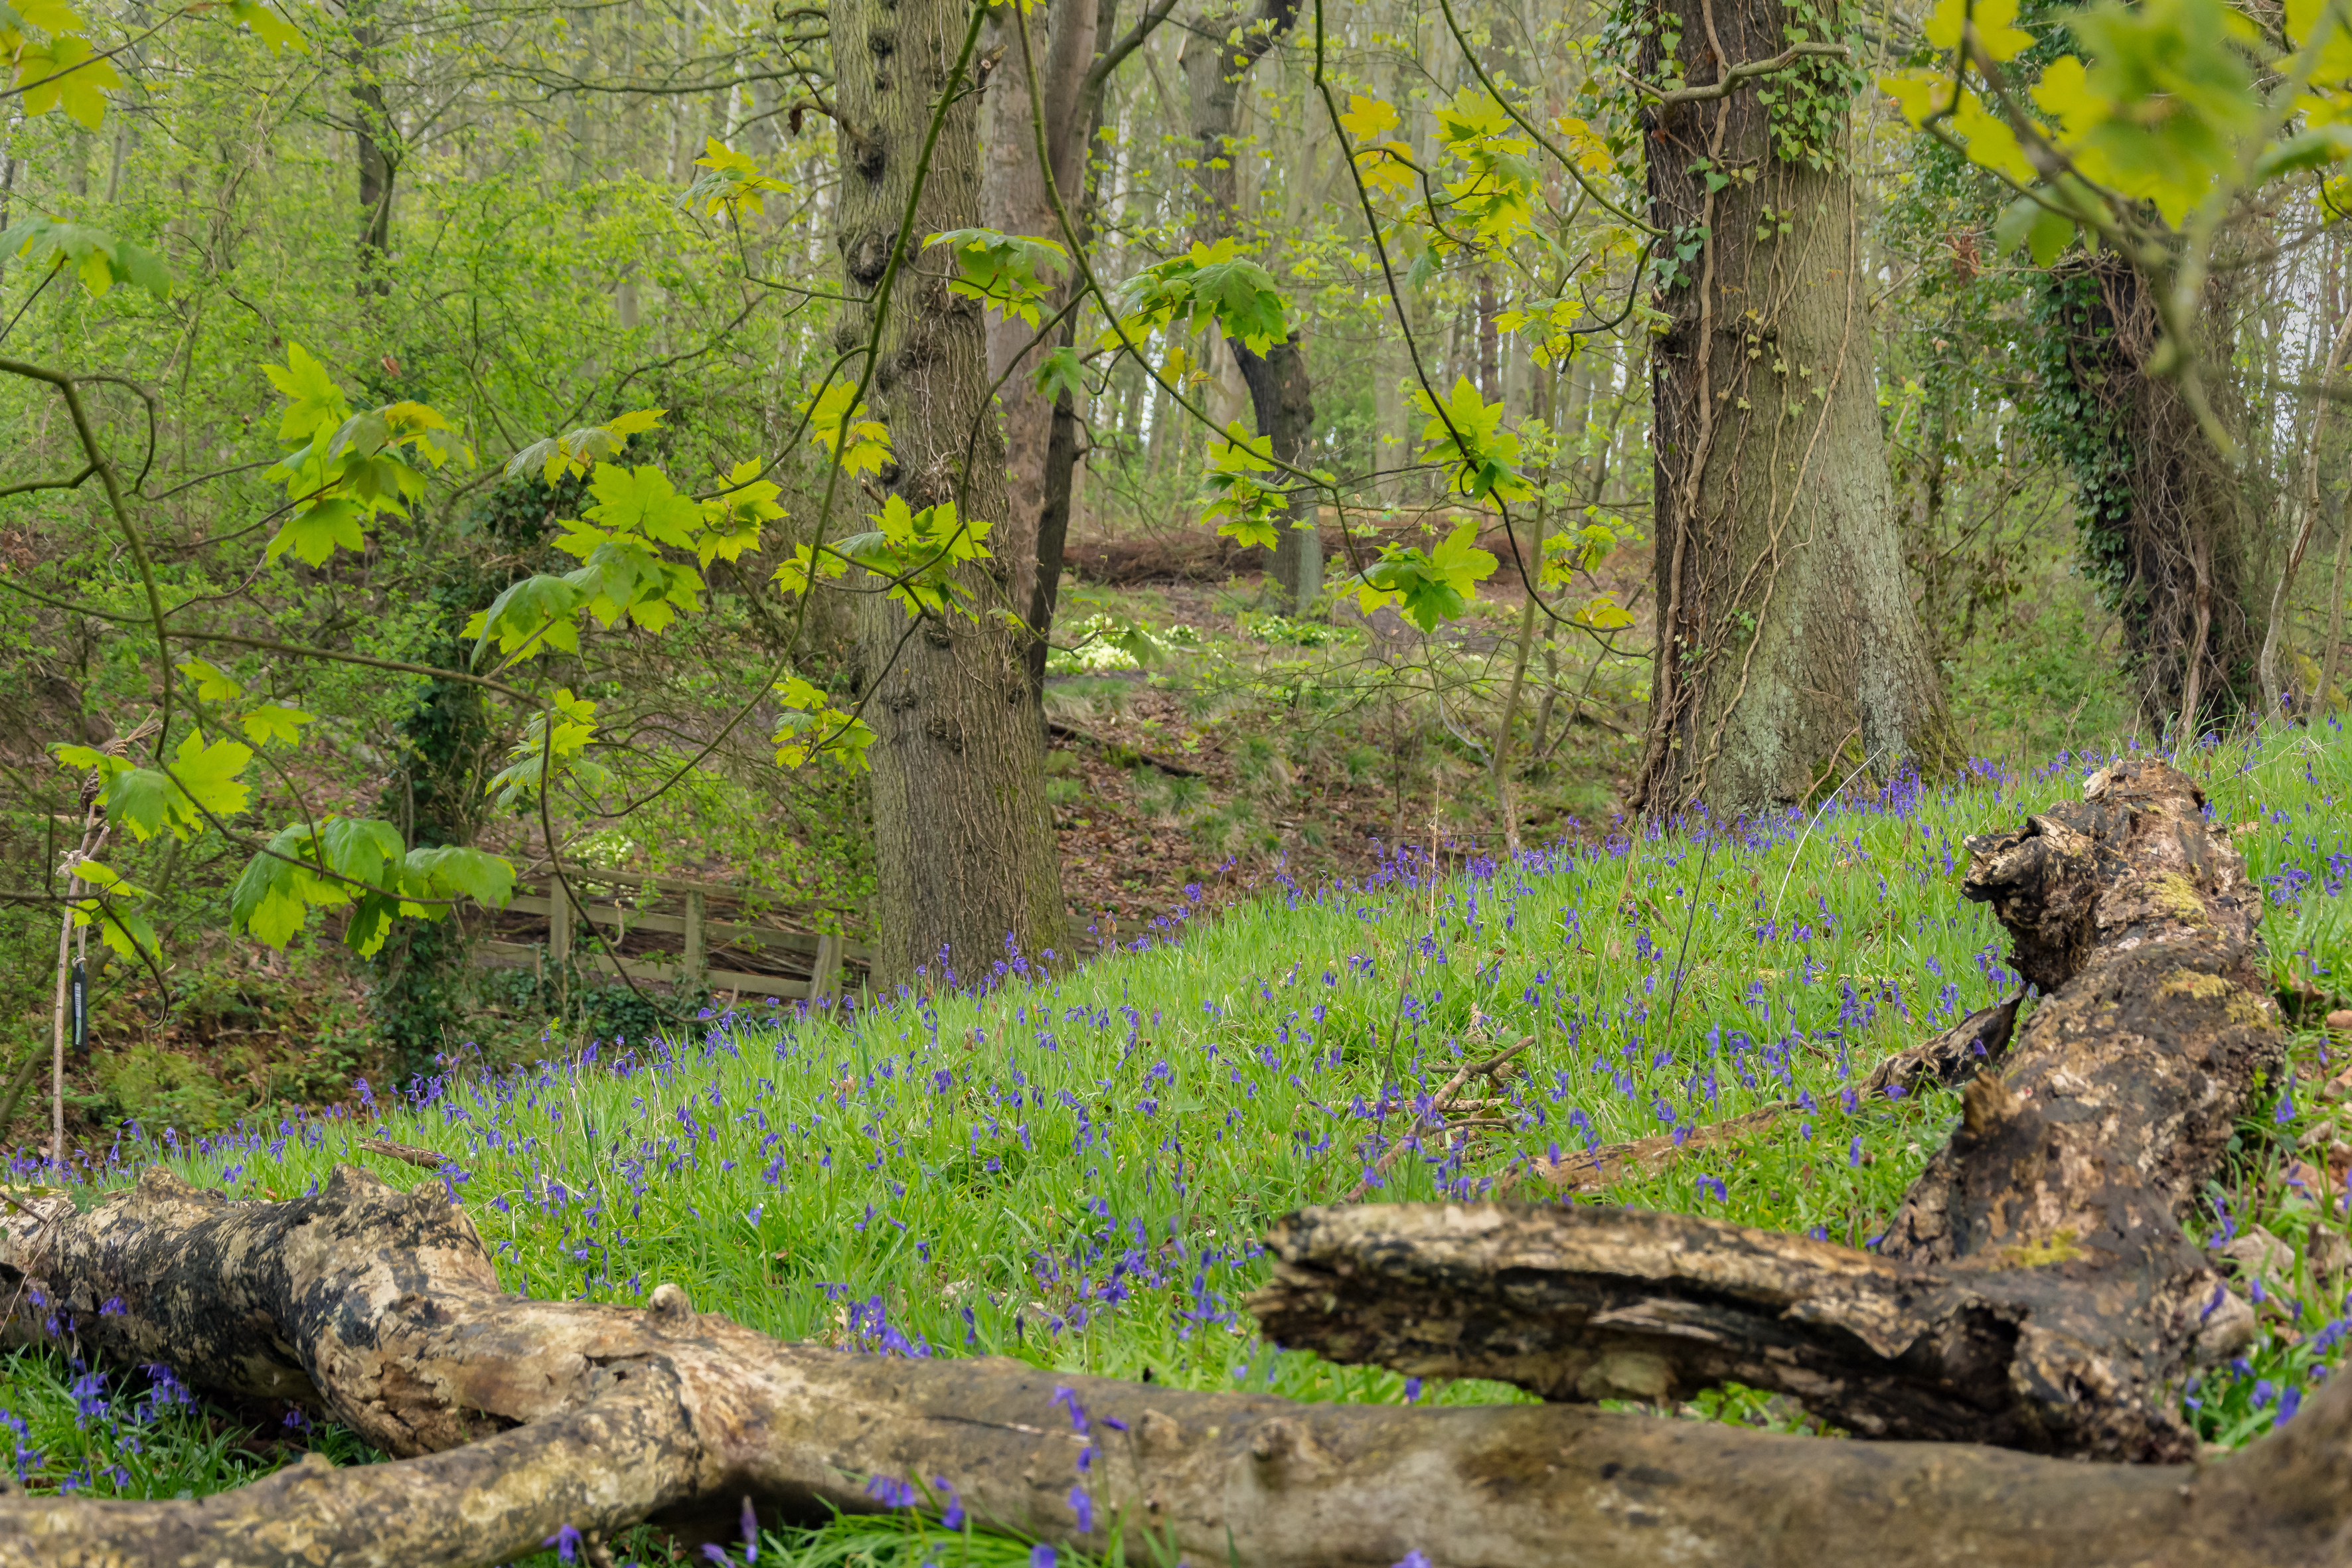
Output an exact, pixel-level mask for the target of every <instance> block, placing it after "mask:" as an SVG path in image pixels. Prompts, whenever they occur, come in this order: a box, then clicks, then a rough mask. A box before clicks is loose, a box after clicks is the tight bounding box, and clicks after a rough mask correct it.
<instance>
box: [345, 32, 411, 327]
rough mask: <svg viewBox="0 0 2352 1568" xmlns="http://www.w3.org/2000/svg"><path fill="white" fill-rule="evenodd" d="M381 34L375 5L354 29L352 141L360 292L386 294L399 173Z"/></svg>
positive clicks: (397, 149)
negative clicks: (380, 67)
mask: <svg viewBox="0 0 2352 1568" xmlns="http://www.w3.org/2000/svg"><path fill="white" fill-rule="evenodd" d="M382 54H383V33H382V31H381V29H379V28H378V27H377V26H376V23H375V19H374V11H373V7H370V8H368V9H366V10H363V11H361V12H360V13H358V14H357V16H355V18H354V21H353V25H352V58H351V64H352V147H353V150H354V153H355V154H356V158H357V162H358V163H359V177H360V235H359V262H360V283H359V290H360V292H361V293H362V294H388V293H390V292H391V291H392V279H390V278H389V277H388V276H386V274H385V271H384V265H385V263H386V261H387V260H388V259H389V258H390V257H391V254H392V184H393V178H394V175H395V174H397V173H398V172H399V168H400V160H399V142H398V132H397V130H396V129H395V127H394V124H393V122H392V110H391V109H390V108H389V106H388V105H387V104H386V102H385V100H384V95H383V78H382V77H381V76H380V75H379V74H378V65H379V62H380V60H381V58H382Z"/></svg>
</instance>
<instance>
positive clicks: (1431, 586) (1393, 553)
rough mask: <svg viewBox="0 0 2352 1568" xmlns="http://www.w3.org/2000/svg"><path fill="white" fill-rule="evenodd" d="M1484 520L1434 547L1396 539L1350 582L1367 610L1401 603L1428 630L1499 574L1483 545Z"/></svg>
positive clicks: (1466, 525)
mask: <svg viewBox="0 0 2352 1568" xmlns="http://www.w3.org/2000/svg"><path fill="white" fill-rule="evenodd" d="M1477 540H1478V525H1477V524H1476V523H1475V522H1465V523H1464V524H1462V525H1461V526H1460V527H1458V528H1456V529H1455V530H1454V531H1453V532H1452V533H1450V534H1448V535H1447V536H1446V537H1445V538H1444V539H1443V540H1441V541H1440V542H1438V543H1437V545H1436V546H1435V547H1434V548H1433V549H1430V550H1425V551H1424V550H1421V549H1417V548H1408V547H1406V546H1403V545H1397V544H1391V545H1389V546H1387V547H1386V548H1384V549H1383V550H1382V551H1381V559H1380V560H1378V561H1376V562H1374V563H1372V564H1371V565H1370V566H1369V567H1367V568H1365V570H1364V571H1363V572H1362V574H1360V575H1359V576H1357V577H1356V578H1354V579H1353V580H1352V581H1350V582H1349V584H1345V586H1346V587H1347V588H1348V589H1351V590H1352V591H1353V592H1354V593H1355V595H1356V599H1357V603H1358V605H1360V607H1361V608H1362V609H1363V611H1364V613H1365V614H1366V615H1370V614H1371V613H1372V612H1373V611H1374V610H1377V609H1379V608H1380V607H1381V605H1391V604H1393V605H1398V607H1399V609H1400V612H1401V613H1402V615H1403V616H1404V617H1405V618H1406V619H1407V620H1409V621H1411V622H1412V624H1413V625H1415V626H1419V627H1420V628H1421V629H1422V630H1423V631H1424V632H1433V631H1435V630H1436V629H1437V627H1438V626H1439V624H1440V623H1441V622H1444V621H1450V620H1453V619H1454V618H1455V617H1456V616H1460V615H1461V614H1462V612H1463V611H1464V610H1465V609H1466V608H1468V607H1469V601H1470V600H1471V599H1472V598H1474V597H1475V596H1476V594H1477V585H1478V584H1480V583H1483V582H1485V581H1486V579H1487V578H1488V577H1491V576H1493V575H1494V574H1495V567H1496V560H1495V557H1494V554H1493V552H1489V551H1485V550H1481V549H1479V548H1478V546H1477Z"/></svg>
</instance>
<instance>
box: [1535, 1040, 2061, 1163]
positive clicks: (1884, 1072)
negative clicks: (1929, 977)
mask: <svg viewBox="0 0 2352 1568" xmlns="http://www.w3.org/2000/svg"><path fill="white" fill-rule="evenodd" d="M2024 1000H2025V998H2024V997H2023V996H2022V995H2017V996H2012V997H2011V998H2010V999H2009V1000H2008V1001H2006V1002H2001V1003H1998V1004H1996V1005H1993V1006H1990V1007H1985V1008H1981V1009H1979V1010H1978V1011H1977V1012H1974V1013H1971V1014H1969V1016H1967V1017H1965V1018H1963V1019H1961V1020H1960V1021H1959V1022H1958V1024H1955V1025H1954V1026H1952V1027H1950V1028H1948V1029H1947V1030H1945V1031H1944V1032H1943V1033H1942V1034H1940V1035H1937V1036H1936V1037H1934V1038H1933V1039H1930V1040H1927V1041H1925V1042H1923V1043H1922V1044H1919V1045H1916V1046H1913V1047H1910V1048H1909V1049H1907V1050H1901V1051H1897V1052H1895V1054H1894V1055H1893V1056H1891V1057H1889V1058H1886V1059H1885V1061H1883V1062H1881V1063H1879V1064H1878V1066H1877V1067H1876V1068H1873V1069H1872V1071H1871V1074H1870V1076H1869V1077H1868V1078H1866V1079H1864V1080H1863V1083H1862V1088H1861V1090H1860V1093H1861V1097H1862V1099H1863V1100H1864V1101H1868V1100H1873V1099H1876V1098H1878V1097H1880V1096H1883V1095H1885V1093H1886V1092H1887V1091H1888V1090H1889V1089H1899V1090H1901V1091H1902V1092H1904V1093H1906V1094H1909V1093H1913V1092H1915V1091H1916V1090H1917V1089H1920V1088H1921V1087H1922V1086H1924V1085H1926V1084H1929V1083H1937V1084H1941V1085H1943V1086H1945V1087H1946V1088H1950V1087H1952V1086H1954V1085H1957V1084H1959V1083H1961V1082H1964V1081H1966V1080H1967V1079H1970V1078H1973V1077H1975V1076H1976V1073H1977V1069H1978V1068H1980V1067H1983V1066H1986V1065H1989V1064H1997V1063H1998V1062H1999V1061H2000V1058H2001V1053H2002V1052H2004V1051H2006V1050H2007V1049H2008V1048H2009V1037H2010V1031H2011V1027H2012V1026H2014V1025H2015V1023H2016V1020H2017V1009H2018V1005H2019V1004H2020V1003H2021V1002H2023V1001H2024ZM1803 1109H1804V1108H1803V1107H1802V1106H1801V1105H1800V1104H1798V1103H1797V1101H1795V1100H1776V1101H1774V1102H1773V1103H1772V1104H1770V1105H1767V1106H1763V1107H1760V1108H1759V1109H1758V1110H1750V1111H1748V1112H1746V1113H1745V1114H1743V1115H1739V1116H1733V1117H1727V1118H1726V1119H1725V1120H1723V1121H1711V1122H1709V1123H1707V1124H1706V1126H1704V1127H1693V1128H1688V1129H1685V1131H1683V1133H1682V1135H1681V1136H1679V1137H1677V1136H1675V1134H1674V1133H1671V1132H1662V1133H1660V1134H1658V1135H1657V1136H1656V1137H1654V1138H1634V1139H1631V1140H1628V1141H1627V1142H1622V1143H1606V1144H1602V1145H1601V1146H1599V1147H1597V1148H1592V1149H1584V1150H1579V1151H1577V1152H1572V1153H1567V1154H1562V1155H1561V1156H1560V1157H1559V1159H1557V1160H1538V1161H1537V1162H1535V1163H1533V1164H1532V1165H1530V1166H1528V1173H1529V1174H1530V1175H1534V1176H1538V1177H1541V1178H1542V1179H1543V1180H1544V1181H1545V1182H1547V1183H1549V1184H1551V1185H1552V1186H1553V1187H1555V1188H1557V1189H1559V1191H1561V1192H1564V1193H1598V1192H1601V1191H1603V1190H1604V1189H1606V1188H1608V1187H1611V1186H1612V1185H1614V1184H1617V1183H1619V1182H1622V1181H1628V1180H1631V1179H1633V1178H1635V1177H1639V1176H1653V1175H1655V1174H1657V1173H1659V1172H1660V1171H1663V1170H1664V1169H1665V1168H1666V1167H1667V1166H1668V1165H1671V1164H1673V1163H1675V1161H1677V1160H1681V1159H1684V1158H1686V1157H1688V1156H1690V1155H1693V1154H1705V1153H1713V1152H1717V1151H1718V1150H1722V1151H1729V1152H1731V1153H1732V1155H1733V1157H1735V1158H1736V1157H1737V1153H1738V1148H1739V1146H1740V1145H1742V1144H1744V1143H1745V1142H1747V1141H1748V1139H1750V1138H1753V1137H1755V1136H1757V1135H1758V1134H1759V1133H1763V1132H1769V1131H1771V1129H1772V1126H1773V1124H1774V1123H1775V1122H1777V1121H1780V1119H1781V1118H1782V1117H1784V1116H1789V1115H1792V1114H1795V1113H1796V1112H1798V1111H1801V1110H1803Z"/></svg>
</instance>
